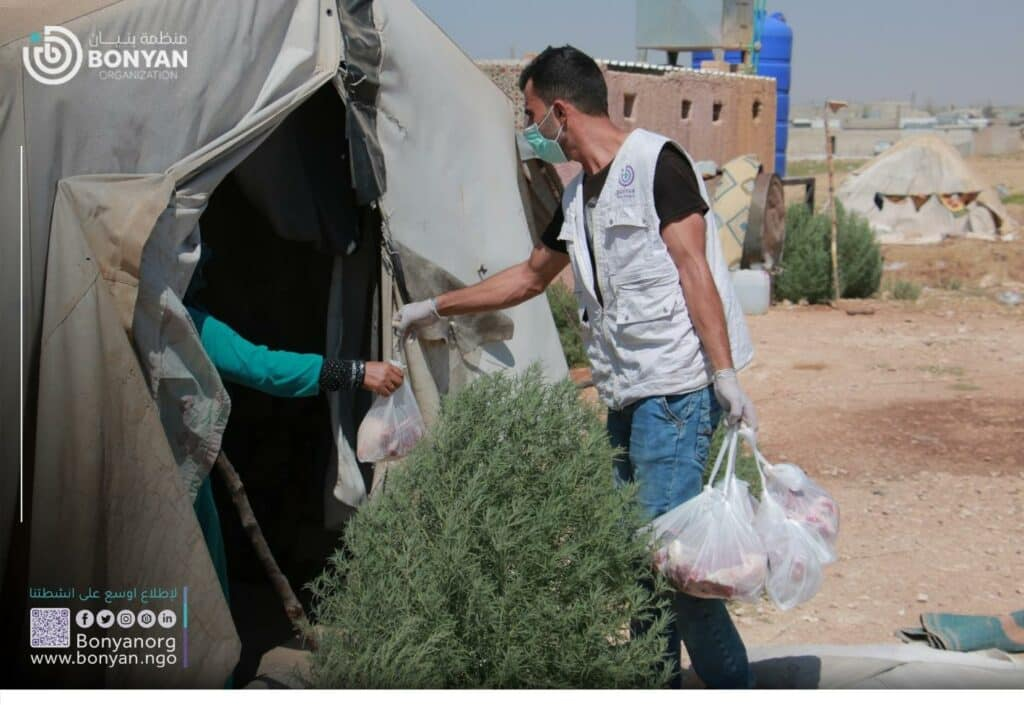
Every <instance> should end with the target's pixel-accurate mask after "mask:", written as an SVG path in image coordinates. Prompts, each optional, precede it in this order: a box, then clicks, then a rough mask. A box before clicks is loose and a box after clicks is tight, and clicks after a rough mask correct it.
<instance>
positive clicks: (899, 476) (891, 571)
mask: <svg viewBox="0 0 1024 705" xmlns="http://www.w3.org/2000/svg"><path fill="white" fill-rule="evenodd" d="M857 307H858V308H869V309H872V310H874V311H875V312H874V314H873V315H855V316H851V315H847V314H846V313H843V312H842V311H837V310H834V309H830V308H827V307H792V308H781V307H775V308H773V309H772V310H771V311H770V312H769V313H768V314H767V315H765V316H761V317H756V318H751V319H749V321H750V323H751V329H752V334H753V337H754V342H755V345H756V348H757V358H756V361H755V363H754V364H753V365H752V366H751V367H750V368H749V369H748V370H747V371H746V372H744V373H743V381H744V384H745V386H746V387H747V389H748V391H749V392H750V394H751V396H752V397H753V398H754V400H755V402H756V403H757V405H758V411H759V414H760V417H761V426H762V428H761V433H760V436H761V443H762V446H763V450H764V451H765V453H766V455H768V457H769V458H771V459H789V460H792V461H794V462H797V463H799V464H800V465H801V466H803V467H804V469H805V470H807V471H808V472H809V473H810V474H812V476H814V477H816V478H817V479H818V480H819V481H820V482H822V484H824V485H825V486H826V487H827V488H828V489H829V490H830V491H831V492H832V493H833V494H834V495H835V497H836V499H837V500H838V502H839V504H840V507H841V509H842V532H841V538H840V547H839V548H840V560H839V562H838V563H837V564H836V565H834V566H832V567H830V568H829V569H828V570H827V573H826V580H825V585H824V587H823V588H822V591H821V592H820V593H819V595H818V596H817V597H816V598H815V599H814V600H812V601H811V602H810V603H808V604H807V605H805V606H803V607H801V608H797V609H795V610H793V611H791V612H785V613H784V612H781V611H779V610H777V609H775V608H774V607H772V606H770V604H769V603H767V602H765V603H764V604H763V605H762V606H759V607H755V606H739V607H736V608H735V613H736V615H737V622H738V625H739V628H740V631H741V632H742V634H743V636H744V639H745V640H746V641H747V642H748V643H751V644H795V643H810V642H816V643H835V644H847V643H864V642H895V638H894V637H893V636H892V633H893V630H894V629H896V628H897V627H900V626H913V625H914V624H915V623H916V622H917V621H918V615H919V614H920V613H921V612H924V611H954V612H965V613H1000V612H1008V611H1012V610H1018V609H1021V608H1024V541H1022V540H1021V534H1020V527H1021V525H1022V522H1024V428H1022V426H1021V422H1022V420H1024V306H1018V307H1016V308H1010V307H1007V306H1004V305H1001V304H998V303H995V302H994V301H992V300H990V299H986V298H982V297H977V296H965V295H958V294H953V293H951V292H941V291H932V292H930V293H929V292H926V295H925V296H924V297H923V298H922V300H920V301H918V302H917V303H905V302H897V301H891V302H883V301H871V302H868V303H866V304H857Z"/></svg>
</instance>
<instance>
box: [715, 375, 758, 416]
mask: <svg viewBox="0 0 1024 705" xmlns="http://www.w3.org/2000/svg"><path fill="white" fill-rule="evenodd" d="M715 397H716V398H717V399H718V404H719V405H720V406H721V407H722V410H723V411H724V412H725V413H726V414H727V417H726V423H727V424H728V425H730V426H735V425H736V424H738V423H739V422H740V421H742V422H744V423H745V424H747V426H749V427H750V428H751V429H752V430H754V431H757V412H756V411H754V402H752V401H750V397H748V396H747V395H746V393H745V392H744V391H743V390H742V389H741V388H740V383H739V380H738V379H736V370H734V369H732V368H729V369H725V370H719V371H718V372H715Z"/></svg>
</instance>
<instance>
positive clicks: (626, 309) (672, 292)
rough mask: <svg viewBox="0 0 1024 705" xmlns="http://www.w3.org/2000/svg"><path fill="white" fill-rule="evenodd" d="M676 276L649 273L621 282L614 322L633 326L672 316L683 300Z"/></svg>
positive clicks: (618, 288)
mask: <svg viewBox="0 0 1024 705" xmlns="http://www.w3.org/2000/svg"><path fill="white" fill-rule="evenodd" d="M673 274H675V271H674V270H673ZM677 277H678V275H676V276H675V277H673V276H664V275H656V276H651V275H647V276H643V277H640V278H633V279H629V280H625V281H620V282H618V286H617V288H616V293H615V297H616V316H615V322H616V323H617V324H618V325H619V326H631V325H633V324H637V323H648V322H650V321H658V320H661V319H663V318H669V317H671V316H672V314H674V313H675V312H676V311H677V310H678V309H679V307H680V306H681V304H682V290H681V289H680V287H679V280H678V278H677Z"/></svg>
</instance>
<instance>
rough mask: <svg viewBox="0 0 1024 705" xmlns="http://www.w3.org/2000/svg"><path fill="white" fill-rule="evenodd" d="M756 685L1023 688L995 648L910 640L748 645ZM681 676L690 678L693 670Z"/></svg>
mask: <svg viewBox="0 0 1024 705" xmlns="http://www.w3.org/2000/svg"><path fill="white" fill-rule="evenodd" d="M749 657H750V665H751V669H752V670H753V671H754V676H755V678H756V679H757V687H758V688H765V689H769V688H770V689H779V688H785V689H801V690H803V689H819V690H839V689H857V690H879V689H893V690H906V689H911V688H914V689H961V688H963V689H992V688H1008V689H1019V688H1024V663H1021V662H1018V661H1016V660H1014V658H1012V657H1011V656H1010V655H1008V654H1005V653H1003V652H999V651H984V652H973V653H952V652H948V651H938V650H936V649H931V648H929V647H927V646H923V645H918V644H915V645H910V644H898V645H893V644H855V645H844V646H840V645H831V644H801V645H793V646H760V647H757V646H755V647H751V648H750V650H749ZM685 678H687V679H690V680H691V681H692V673H687V674H686V676H685Z"/></svg>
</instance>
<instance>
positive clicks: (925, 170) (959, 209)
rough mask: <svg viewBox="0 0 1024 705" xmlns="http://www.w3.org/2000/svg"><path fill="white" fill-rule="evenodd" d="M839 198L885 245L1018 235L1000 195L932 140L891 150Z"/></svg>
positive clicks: (911, 141)
mask: <svg viewBox="0 0 1024 705" xmlns="http://www.w3.org/2000/svg"><path fill="white" fill-rule="evenodd" d="M836 197H837V198H838V199H839V200H840V201H841V202H842V204H843V205H844V206H846V207H847V208H848V209H850V210H853V211H856V212H858V213H860V214H862V215H864V216H865V217H867V219H868V221H869V222H870V223H871V226H872V227H873V228H874V230H875V234H876V236H877V238H878V240H879V241H880V242H883V243H893V244H897V243H904V244H911V243H932V242H938V241H940V240H942V239H944V238H946V237H949V236H961V237H977V238H980V239H988V240H995V239H999V238H1000V237H1002V238H1008V237H1010V236H1012V235H1013V233H1014V232H1015V231H1016V229H1017V223H1016V222H1015V221H1014V220H1013V219H1012V218H1011V217H1010V215H1009V214H1008V213H1007V212H1006V209H1005V208H1004V207H1003V204H1002V202H1001V201H1000V199H999V195H998V194H997V193H996V192H995V191H994V190H993V189H992V188H991V187H990V186H989V185H988V184H986V183H985V182H984V181H982V180H981V179H979V178H978V176H977V175H976V174H974V172H972V171H971V169H970V167H969V166H967V164H966V163H965V162H964V160H963V159H962V158H961V157H960V154H959V152H957V150H956V149H955V148H954V147H952V146H951V145H950V144H949V143H948V142H946V141H945V140H942V139H940V138H938V137H934V136H932V135H921V136H919V137H913V138H911V139H908V140H904V141H902V142H899V143H898V144H896V145H894V146H892V147H890V148H889V149H887V150H886V151H884V152H883V153H882V154H880V155H878V156H877V157H875V158H874V159H873V160H871V161H870V162H868V163H867V164H865V165H864V166H863V167H861V168H860V169H858V170H856V171H854V172H853V174H852V175H851V176H850V177H849V178H848V179H847V180H846V181H845V182H844V183H843V185H842V186H840V188H839V191H838V193H837V194H836Z"/></svg>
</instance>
